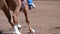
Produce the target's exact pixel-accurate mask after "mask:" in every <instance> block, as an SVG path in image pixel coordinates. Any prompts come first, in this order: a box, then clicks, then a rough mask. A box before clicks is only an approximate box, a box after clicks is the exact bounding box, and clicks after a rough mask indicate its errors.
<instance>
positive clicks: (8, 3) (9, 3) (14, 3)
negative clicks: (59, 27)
mask: <svg viewBox="0 0 60 34" xmlns="http://www.w3.org/2000/svg"><path fill="white" fill-rule="evenodd" d="M1 1H2V3H3V4H2V7H1V9H2V10H3V12H4V14H5V16H6V17H7V19H8V21H9V23H10V24H11V26H12V28H13V34H21V32H19V28H21V26H20V25H19V24H18V21H19V20H18V16H19V12H20V11H21V10H20V9H21V5H22V1H23V0H1ZM24 1H25V4H24V8H22V9H23V12H24V15H25V18H26V23H27V24H28V28H29V31H30V32H35V30H34V29H33V28H32V27H31V25H30V24H29V23H30V22H29V18H28V13H27V12H28V11H29V6H28V2H27V1H28V0H24ZM10 10H12V12H13V14H12V16H11V13H10Z"/></svg>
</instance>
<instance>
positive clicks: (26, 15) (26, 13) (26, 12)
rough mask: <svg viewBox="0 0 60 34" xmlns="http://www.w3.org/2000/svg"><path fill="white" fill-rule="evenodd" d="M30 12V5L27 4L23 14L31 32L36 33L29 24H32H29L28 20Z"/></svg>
mask: <svg viewBox="0 0 60 34" xmlns="http://www.w3.org/2000/svg"><path fill="white" fill-rule="evenodd" d="M28 10H29V9H28V4H27V3H26V4H25V9H24V10H23V12H24V15H25V18H26V22H27V24H28V27H29V31H30V32H33V33H35V30H34V29H32V27H31V25H30V24H29V23H30V22H29V18H28Z"/></svg>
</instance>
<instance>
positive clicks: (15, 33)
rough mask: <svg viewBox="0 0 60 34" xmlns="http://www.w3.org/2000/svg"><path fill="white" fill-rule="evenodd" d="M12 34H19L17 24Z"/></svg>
mask: <svg viewBox="0 0 60 34" xmlns="http://www.w3.org/2000/svg"><path fill="white" fill-rule="evenodd" d="M13 34H21V33H20V32H19V30H18V27H17V26H14V33H13Z"/></svg>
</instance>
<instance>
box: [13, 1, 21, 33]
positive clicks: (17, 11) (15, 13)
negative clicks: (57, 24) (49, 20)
mask: <svg viewBox="0 0 60 34" xmlns="http://www.w3.org/2000/svg"><path fill="white" fill-rule="evenodd" d="M17 1H18V2H17V3H16V4H17V6H16V8H15V10H14V11H13V20H14V34H21V33H20V32H19V30H18V27H17V25H18V15H19V10H20V7H21V0H17ZM15 2H16V1H15Z"/></svg>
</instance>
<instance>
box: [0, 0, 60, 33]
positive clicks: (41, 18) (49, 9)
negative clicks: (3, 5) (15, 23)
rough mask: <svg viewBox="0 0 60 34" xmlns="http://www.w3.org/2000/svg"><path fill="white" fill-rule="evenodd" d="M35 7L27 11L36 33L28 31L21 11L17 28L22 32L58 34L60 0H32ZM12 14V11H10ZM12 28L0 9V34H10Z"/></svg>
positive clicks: (59, 26)
mask: <svg viewBox="0 0 60 34" xmlns="http://www.w3.org/2000/svg"><path fill="white" fill-rule="evenodd" d="M34 3H35V4H36V9H33V10H30V11H29V12H28V17H29V20H30V24H31V26H32V28H34V29H35V31H36V33H28V32H29V30H28V26H27V24H26V21H25V16H24V13H23V12H20V15H19V22H20V23H19V24H21V26H22V28H21V29H20V30H19V31H20V32H21V33H22V34H60V1H34ZM11 14H12V12H11ZM12 32H13V29H12V27H11V26H10V24H9V23H8V20H7V18H6V17H5V15H4V13H3V12H2V10H1V9H0V34H12Z"/></svg>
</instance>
